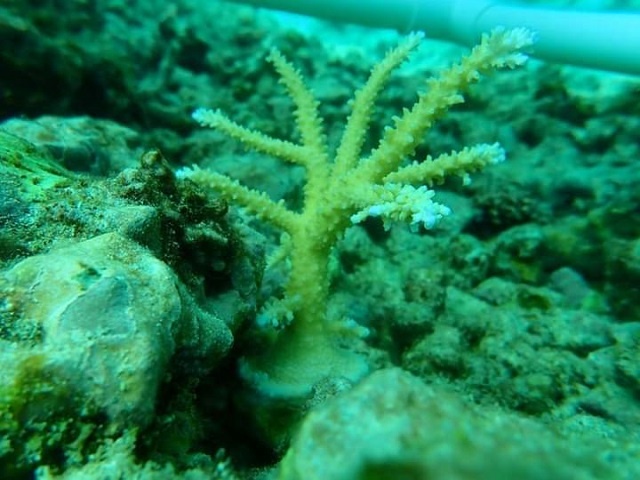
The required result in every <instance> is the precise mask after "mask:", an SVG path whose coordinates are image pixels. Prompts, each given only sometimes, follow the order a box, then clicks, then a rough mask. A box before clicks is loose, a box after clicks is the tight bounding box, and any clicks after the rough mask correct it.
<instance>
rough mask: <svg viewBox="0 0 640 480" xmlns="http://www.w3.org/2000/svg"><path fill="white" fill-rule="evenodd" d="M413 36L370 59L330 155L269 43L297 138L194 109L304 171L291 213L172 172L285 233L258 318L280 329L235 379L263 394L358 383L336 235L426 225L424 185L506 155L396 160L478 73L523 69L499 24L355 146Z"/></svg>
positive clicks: (516, 33)
mask: <svg viewBox="0 0 640 480" xmlns="http://www.w3.org/2000/svg"><path fill="white" fill-rule="evenodd" d="M420 38H421V35H419V34H413V35H410V36H409V37H408V38H407V39H406V40H405V41H404V42H402V43H401V44H400V45H399V46H397V47H396V48H395V49H393V50H391V51H390V52H388V54H387V55H386V56H385V58H384V59H383V60H382V61H381V62H380V63H379V64H378V65H377V66H375V67H374V68H373V69H372V71H371V74H370V77H369V79H368V80H367V82H366V83H365V85H364V86H363V87H362V88H361V89H360V90H358V91H357V92H356V94H355V96H354V99H353V102H352V105H351V108H352V112H351V115H350V116H349V118H348V120H347V123H346V126H345V129H344V133H343V136H342V140H341V142H340V144H339V146H338V148H337V150H336V152H335V154H334V155H331V153H330V152H329V148H328V146H327V144H326V141H325V135H324V132H323V129H322V120H321V118H320V115H319V113H318V102H317V101H316V99H315V98H314V96H313V94H312V92H311V91H309V89H308V88H307V87H306V86H305V84H304V80H303V78H302V76H301V75H300V73H299V71H297V70H296V69H295V68H294V67H293V66H292V65H291V64H290V63H289V62H288V61H287V60H286V59H285V58H284V57H283V56H282V54H281V53H280V52H278V51H277V50H273V51H272V52H271V54H270V55H269V57H268V60H269V61H270V62H271V63H272V64H273V66H274V67H275V69H276V71H277V72H278V74H279V75H280V77H281V83H282V84H283V85H284V86H285V88H286V89H287V91H288V93H289V95H290V96H291V98H292V99H293V101H294V103H295V107H296V111H295V118H296V124H297V128H298V130H299V132H300V136H301V143H300V144H294V143H292V142H288V141H283V140H278V139H275V138H271V137H269V136H266V135H264V134H262V133H259V132H256V131H253V130H250V129H247V128H245V127H243V126H241V125H239V124H237V123H235V122H233V121H232V120H231V119H229V118H228V117H227V116H226V115H225V114H224V113H222V112H220V111H217V110H215V111H214V110H208V109H198V110H196V111H195V112H194V114H193V117H194V119H195V120H197V121H198V122H199V123H200V124H201V125H203V126H207V127H211V128H214V129H216V130H218V131H220V132H222V133H224V134H226V135H228V136H229V137H232V138H234V139H236V140H238V141H240V142H241V143H243V144H244V145H245V146H247V147H249V148H252V149H254V150H257V151H259V152H262V153H266V154H269V155H272V156H275V157H277V158H280V159H282V160H284V161H286V162H289V163H292V164H297V165H302V166H303V167H305V169H306V174H307V178H306V184H305V186H304V203H303V207H302V209H301V210H300V211H293V210H290V209H288V208H287V206H286V205H285V204H284V202H283V201H282V200H281V201H279V202H275V201H273V200H272V199H270V198H269V197H268V196H267V195H266V194H265V193H263V192H258V191H255V190H251V189H249V188H246V187H244V186H242V185H240V184H239V183H238V182H237V181H236V180H233V179H231V178H229V177H227V176H224V175H221V174H218V173H216V172H212V171H207V170H202V169H199V168H198V167H193V168H185V169H182V170H181V171H180V172H178V175H179V177H181V178H186V179H190V180H192V181H194V182H196V183H198V184H200V185H202V186H204V187H205V188H208V189H211V190H213V191H215V192H216V193H217V194H219V195H220V196H221V197H223V198H225V199H227V200H228V201H230V202H231V203H235V204H238V205H239V206H241V207H244V208H245V209H246V210H247V211H249V212H251V213H253V214H255V215H256V216H257V217H258V218H260V219H261V220H263V221H265V222H268V223H270V224H272V225H273V226H275V227H277V228H279V229H281V230H283V231H284V232H285V234H286V235H285V236H284V237H285V238H286V241H284V242H282V246H281V249H282V250H281V252H280V253H281V255H280V257H281V258H286V259H287V260H288V261H289V263H290V270H289V276H288V280H287V284H286V286H285V295H284V297H283V298H282V299H279V300H277V301H273V302H271V303H270V304H269V305H268V306H267V307H266V309H265V311H264V312H263V314H262V315H261V317H260V319H261V320H263V322H262V323H263V324H264V325H272V326H282V325H286V328H283V329H282V331H280V332H279V334H278V335H277V338H275V339H274V341H273V343H272V345H271V346H270V348H268V349H266V351H265V352H261V354H260V355H257V356H254V357H253V358H250V359H247V361H246V362H245V364H244V369H243V372H244V375H245V377H246V378H247V379H249V380H250V381H252V382H253V383H254V384H255V386H256V387H257V388H258V390H260V391H262V392H263V393H266V394H268V395H269V396H271V397H273V396H276V397H277V396H299V395H305V394H308V393H309V392H310V391H311V389H312V387H313V386H314V385H316V384H318V382H321V381H323V379H324V380H326V378H338V377H342V378H347V379H349V380H357V379H358V378H361V377H362V376H363V375H364V374H365V373H366V371H367V364H366V361H364V360H363V358H361V357H360V356H358V355H356V354H355V353H353V352H349V351H347V350H346V349H344V348H343V347H342V346H340V342H341V341H342V340H343V339H344V337H345V334H346V333H347V332H349V331H350V332H351V333H354V332H356V331H357V330H356V329H353V328H351V329H350V328H349V324H348V322H345V321H344V319H339V318H331V317H330V316H329V315H328V313H327V303H328V296H329V275H328V268H329V259H330V255H331V251H332V249H333V247H334V246H335V245H336V243H337V242H338V240H339V239H340V238H341V236H342V234H343V233H344V231H345V230H346V229H347V228H348V227H349V226H350V225H352V224H354V223H359V222H361V221H363V220H364V219H365V218H367V217H380V218H381V219H382V220H383V222H384V224H385V228H388V227H389V225H390V223H391V222H394V221H404V222H408V223H409V224H410V225H411V226H412V227H416V226H419V225H423V226H424V227H425V228H431V227H432V226H433V225H434V224H435V223H436V222H437V221H438V220H439V219H441V218H442V217H444V216H446V215H448V214H449V209H448V208H447V207H446V206H444V205H442V204H439V203H437V202H435V201H434V200H433V196H434V191H433V190H431V189H430V187H431V186H432V185H433V184H434V183H439V182H441V181H443V179H444V178H446V177H448V176H451V175H457V176H460V177H462V178H463V181H465V182H466V181H467V180H468V174H469V173H471V172H474V171H477V170H480V169H482V168H484V167H485V166H486V165H489V164H493V163H496V162H500V161H502V160H503V159H504V151H503V150H502V148H501V147H500V146H499V145H498V144H491V145H489V144H481V145H476V146H473V147H466V148H464V149H462V150H461V151H458V152H453V153H449V154H445V155H441V156H438V157H436V158H432V157H427V158H426V159H423V160H422V161H413V162H412V163H409V164H405V162H406V159H408V158H411V157H412V155H413V154H414V153H415V151H416V148H417V147H418V145H419V144H420V143H421V141H422V138H423V136H424V134H425V132H426V131H427V130H428V129H429V128H430V127H431V126H432V125H433V123H434V122H435V121H436V120H437V119H438V118H439V117H441V116H442V115H443V114H444V113H445V112H446V111H447V110H448V109H449V108H450V107H452V106H453V105H456V104H459V103H461V102H463V97H462V94H461V93H462V92H464V91H465V90H467V89H468V87H469V86H470V85H471V84H473V83H474V82H476V81H478V80H479V78H480V77H481V75H482V74H486V73H489V72H491V71H494V70H497V69H502V68H513V67H517V66H520V65H522V64H523V63H524V62H525V61H526V59H527V56H526V55H525V54H524V53H522V52H521V51H522V49H523V48H526V47H528V46H530V45H531V44H532V43H533V35H532V34H531V33H530V32H529V31H527V30H525V29H514V30H504V29H496V30H494V31H493V32H491V33H489V34H485V35H484V36H483V37H482V40H481V42H480V44H479V45H477V46H476V47H475V48H473V49H472V50H471V52H470V54H469V55H468V56H466V57H464V58H463V59H462V60H461V61H460V63H458V64H456V65H454V66H452V67H450V68H449V69H447V70H445V71H444V72H442V73H441V74H440V75H439V76H438V77H435V78H432V79H429V80H428V81H427V89H426V91H425V92H423V93H420V94H419V95H418V99H417V101H416V103H415V104H414V105H413V107H412V108H411V109H405V110H404V111H403V112H402V114H401V115H400V116H397V117H394V119H393V125H392V126H388V127H387V128H386V129H385V131H384V133H383V136H382V138H381V140H380V143H379V144H378V146H377V147H376V148H375V149H373V150H372V151H371V152H370V153H369V154H363V153H362V151H361V150H362V146H363V144H364V142H365V138H366V135H367V131H368V127H369V123H370V119H371V113H372V109H373V106H374V102H375V99H376V98H377V96H378V94H379V93H380V91H381V90H382V88H383V87H384V85H385V84H386V82H387V81H388V79H389V76H390V74H391V73H392V71H393V70H394V69H395V68H396V67H398V66H399V65H400V64H401V63H402V62H403V61H404V60H406V59H407V57H408V55H409V53H410V52H411V51H412V50H413V49H415V48H416V47H417V46H418V44H419V41H420Z"/></svg>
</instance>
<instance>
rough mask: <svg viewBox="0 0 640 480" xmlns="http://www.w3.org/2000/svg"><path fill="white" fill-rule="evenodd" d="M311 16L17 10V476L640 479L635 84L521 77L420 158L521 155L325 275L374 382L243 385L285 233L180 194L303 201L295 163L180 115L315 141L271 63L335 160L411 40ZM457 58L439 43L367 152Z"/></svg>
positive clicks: (7, 148)
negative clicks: (294, 390) (274, 393)
mask: <svg viewBox="0 0 640 480" xmlns="http://www.w3.org/2000/svg"><path fill="white" fill-rule="evenodd" d="M565 3H570V2H565ZM573 3H576V2H573ZM585 3H589V5H588V6H594V5H596V6H602V5H605V6H611V7H621V6H626V7H627V8H636V9H638V8H640V5H638V4H637V3H636V4H635V5H632V4H631V3H630V2H628V3H626V4H624V5H622V4H620V2H609V3H608V4H607V3H606V2H585ZM203 4H204V5H203ZM636 11H637V10H636ZM299 22H300V20H294V23H293V24H291V23H286V22H285V21H283V20H281V19H278V18H276V17H274V16H273V15H272V14H270V13H269V12H265V11H256V10H254V9H252V8H249V7H241V6H237V5H235V4H228V3H224V2H217V1H211V0H210V1H207V2H200V1H198V0H176V1H172V2H166V1H163V0H144V1H143V0H141V1H138V2H127V1H123V0H49V1H46V0H8V1H4V2H2V4H0V46H1V47H0V122H1V123H0V478H2V479H3V480H4V479H30V478H36V477H37V478H65V479H129V478H139V479H147V478H150V479H165V478H168V479H169V478H185V479H201V478H203V479H204V478H207V479H245V478H246V479H269V478H279V479H305V480H308V479H323V480H334V479H335V480H338V479H345V480H347V479H362V480H365V479H366V480H369V479H445V480H449V479H452V480H458V479H460V480H462V479H511V478H518V479H520V480H525V479H603V478H606V479H636V478H640V300H638V295H639V294H640V190H639V189H638V187H637V186H638V184H639V183H640V169H639V168H638V165H639V164H640V79H639V78H637V77H631V76H623V75H619V74H613V73H606V72H598V71H593V70H587V69H581V68H576V67H570V66H565V65H556V64H548V63H544V62H540V61H536V60H531V61H530V62H528V64H527V65H526V66H525V67H523V68H520V69H517V70H513V71H505V72H499V73H497V74H495V75H492V76H490V77H488V78H485V79H483V80H482V81H481V82H480V83H479V84H478V85H476V86H474V87H473V88H472V89H471V90H470V92H469V93H468V94H467V95H466V101H465V103H464V104H462V105H458V106H456V107H454V108H452V109H451V110H450V111H449V112H448V113H447V114H446V115H445V116H444V117H443V118H442V119H441V120H440V121H439V122H438V123H437V124H436V125H435V126H434V127H433V128H432V129H431V130H430V131H429V132H428V134H427V135H426V138H425V139H424V142H423V143H422V146H421V147H420V149H419V150H418V152H417V155H416V158H418V159H423V158H426V156H427V155H434V156H435V155H438V154H440V153H443V152H448V151H450V150H460V149H461V148H463V147H464V146H467V145H473V144H476V143H482V142H485V143H493V142H500V143H501V145H502V146H503V147H504V148H505V150H506V152H507V161H506V162H504V163H502V164H499V165H495V166H491V167H488V168H487V169H486V170H484V171H482V172H477V173H474V174H473V175H472V182H471V183H470V184H469V185H463V184H462V182H461V181H460V179H459V178H451V179H448V180H447V181H446V182H445V183H443V184H442V185H438V186H436V187H435V188H436V190H437V199H438V200H439V201H441V202H443V203H445V204H447V205H448V206H449V207H450V208H451V210H452V214H451V215H449V216H447V217H446V218H444V219H443V220H442V221H441V222H440V223H439V224H438V225H437V226H436V228H434V229H432V230H428V231H427V230H419V231H415V232H414V231H411V230H410V229H409V228H407V227H406V226H404V225H394V226H393V227H392V228H391V229H390V230H385V229H384V228H383V226H382V223H380V222H377V221H375V219H373V220H368V221H367V222H364V223H363V224H360V225H357V226H353V227H351V228H350V229H349V230H348V231H347V233H346V235H345V238H344V239H342V240H341V241H340V243H339V244H338V245H337V247H336V248H335V251H334V252H333V258H332V263H331V275H332V280H331V289H332V290H331V292H332V297H331V302H330V305H329V309H330V311H331V312H337V313H335V314H336V315H342V316H344V317H348V318H349V319H350V320H351V321H353V322H357V324H359V325H360V326H364V327H366V328H367V329H368V331H369V335H368V337H367V338H366V339H364V341H363V342H362V345H360V346H359V347H358V348H363V349H366V350H367V352H368V356H369V359H370V364H371V365H372V367H373V368H372V373H371V374H370V375H369V376H367V377H366V378H364V379H362V380H361V381H360V382H359V383H356V384H352V383H351V382H347V381H344V382H342V381H340V379H335V378H334V379H331V380H330V381H329V380H328V381H327V382H326V383H324V384H319V385H316V386H315V388H314V389H313V390H312V391H310V392H309V397H308V398H307V399H306V401H305V402H304V403H299V404H295V405H293V404H291V405H278V406H277V408H273V405H271V406H270V408H266V407H265V405H264V404H262V402H263V401H264V402H265V403H268V402H266V401H265V400H264V399H262V398H254V397H252V392H251V388H250V387H249V386H247V385H246V382H244V381H243V379H242V378H241V376H240V375H239V374H238V371H239V370H238V365H239V363H241V362H242V359H243V358H244V357H245V356H247V355H250V354H251V353H252V352H255V349H256V348H259V346H260V345H259V342H257V341H256V340H255V339H254V338H252V331H253V330H252V325H254V324H255V320H256V318H260V313H259V312H260V311H261V308H262V307H263V306H264V305H266V304H269V302H270V301H271V299H272V298H275V297H278V296H279V295H281V293H282V286H283V284H284V282H285V279H286V268H277V267H274V268H267V269H266V271H265V266H268V265H270V263H269V261H268V260H269V259H270V258H272V257H271V254H272V253H273V251H274V248H275V245H276V244H277V242H278V240H279V234H278V232H277V231H275V230H274V229H272V228H270V227H268V226H266V225H264V224H262V223H261V222H259V221H257V220H256V219H254V218H252V217H251V215H248V214H247V213H246V212H244V211H242V209H238V208H237V206H236V205H233V203H231V204H228V203H227V202H224V201H222V200H221V199H219V198H218V197H217V196H216V195H215V192H207V191H203V190H202V189H200V188H199V187H197V186H196V185H195V184H192V183H190V182H186V181H182V180H180V179H179V178H177V177H176V176H175V174H174V172H175V171H176V170H177V169H180V168H181V167H183V166H189V165H193V164H197V165H200V166H201V168H209V169H215V170H216V171H218V172H221V173H224V174H226V175H229V176H231V177H233V178H236V179H238V180H240V181H241V182H242V183H243V184H245V185H248V186H250V187H252V188H255V189H258V190H261V191H264V192H266V193H267V194H268V195H270V196H271V197H272V198H274V199H283V200H284V201H285V202H286V204H287V205H288V206H289V207H290V208H292V209H296V208H299V207H300V205H301V198H302V187H303V185H304V181H305V175H304V171H303V169H302V167H299V166H296V167H292V166H291V165H287V164H283V163H281V162H279V161H277V160H274V159H272V158H270V157H268V156H264V155H260V154H256V153H254V152H251V151H247V150H246V149H244V148H243V147H242V146H241V145H240V144H239V143H238V142H236V141H234V140H232V139H228V138H226V137H225V136H224V135H222V134H220V133H219V132H216V131H214V130H207V129H202V128H200V127H199V126H198V125H197V124H196V123H195V122H194V121H193V120H192V118H191V112H192V111H193V110H194V109H195V108H197V107H211V108H220V109H221V110H223V111H224V112H226V113H227V114H228V115H229V116H230V117H231V118H233V119H234V120H235V121H237V122H238V123H240V124H243V125H245V126H248V127H250V128H252V129H256V130H260V131H262V132H264V133H265V134H268V135H271V136H274V137H277V138H282V139H291V140H294V141H297V139H298V138H297V135H298V134H297V132H296V131H295V128H294V125H295V122H294V116H293V113H292V112H293V108H292V103H291V100H290V99H289V98H288V97H287V95H286V94H285V91H284V89H283V87H282V86H281V85H279V84H278V78H277V76H276V74H275V73H274V72H273V68H272V66H271V65H269V64H268V63H267V62H265V57H266V56H267V54H268V52H269V50H270V49H271V48H272V47H274V46H275V47H277V48H278V49H279V50H280V51H281V52H282V53H283V54H284V55H285V56H286V57H287V58H289V59H290V60H291V62H292V63H293V64H295V65H296V67H298V68H299V69H300V71H301V73H302V74H303V75H304V76H305V78H306V79H308V80H307V81H308V86H309V87H311V88H312V89H313V91H314V93H315V94H316V96H317V98H318V100H319V101H320V112H321V114H322V116H323V117H324V126H325V128H326V133H327V139H328V142H329V144H330V145H332V146H335V145H336V144H337V141H338V140H339V137H340V133H341V131H342V126H343V125H344V121H345V118H346V117H347V116H348V113H349V99H350V98H352V95H353V92H354V91H356V90H357V89H358V88H359V87H360V86H361V85H362V84H363V82H364V81H365V79H366V77H367V75H368V72H369V71H370V69H371V67H372V66H373V65H374V64H375V63H376V62H377V61H379V60H380V59H381V58H382V56H383V55H384V53H385V51H387V50H388V49H389V48H391V47H392V46H394V45H395V44H396V43H397V41H398V38H399V36H398V35H397V34H395V33H393V32H376V31H373V30H366V29H361V28H357V27H345V26H342V25H333V24H322V23H305V24H304V25H301V24H300V23H299ZM465 53H466V50H465V49H463V48H459V47H455V46H451V45H447V44H443V43H438V42H431V41H424V42H423V43H422V45H421V47H420V49H419V51H417V52H416V53H414V54H413V55H412V57H411V61H410V62H409V63H407V64H406V65H404V66H403V67H401V68H400V69H399V70H398V71H397V72H395V74H394V75H393V76H392V78H391V81H390V83H389V85H388V87H387V88H386V90H385V91H384V93H383V94H382V95H381V96H380V98H379V100H378V102H377V107H376V110H375V112H374V114H373V121H372V125H371V129H370V132H369V134H368V135H367V138H366V142H365V143H366V144H365V146H364V147H365V151H368V150H370V149H371V148H372V147H374V146H375V145H376V144H377V142H378V140H379V139H380V136H381V134H382V132H383V129H384V127H385V125H389V124H390V122H391V119H392V117H393V116H394V115H398V114H400V112H401V111H402V109H403V108H404V107H410V106H411V105H412V104H413V103H414V101H415V98H416V93H417V92H418V91H421V90H423V89H424V88H425V86H426V83H425V80H426V79H428V78H430V77H432V76H433V75H435V74H436V73H437V72H438V71H440V70H441V69H443V68H445V67H446V66H447V65H448V64H449V63H451V62H452V61H454V60H456V59H458V58H459V57H460V56H461V55H464V54H465ZM294 321H295V320H294ZM257 344H258V345H257ZM283 458H284V460H283Z"/></svg>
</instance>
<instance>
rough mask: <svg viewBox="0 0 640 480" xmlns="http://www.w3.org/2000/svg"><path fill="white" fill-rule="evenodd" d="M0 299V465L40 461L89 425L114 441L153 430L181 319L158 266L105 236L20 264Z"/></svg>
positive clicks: (175, 295)
mask: <svg viewBox="0 0 640 480" xmlns="http://www.w3.org/2000/svg"><path fill="white" fill-rule="evenodd" d="M0 291H1V292H2V293H1V298H2V302H0V337H1V339H2V340H1V341H0V342H1V344H2V345H1V346H2V348H0V355H1V357H2V364H3V366H4V368H3V369H2V373H0V379H1V381H0V385H1V386H0V392H1V395H0V404H1V408H0V410H1V411H2V412H3V414H2V422H1V423H0V429H1V430H2V434H3V437H5V439H8V441H9V442H10V444H11V450H12V451H11V453H9V454H8V457H7V456H5V458H4V460H0V465H2V464H3V463H5V462H6V463H7V464H11V463H13V464H24V463H28V462H30V461H33V460H34V458H38V457H45V458H46V456H47V454H48V452H49V451H50V450H51V449H55V448H63V446H64V445H62V440H63V438H64V437H67V435H69V436H74V435H79V434H80V433H81V431H82V430H83V424H84V426H86V427H87V428H89V429H96V428H98V426H97V423H96V422H95V419H96V417H101V418H103V420H102V422H101V423H102V425H101V427H100V428H103V429H104V430H105V432H112V433H114V432H116V431H118V430H121V429H122V428H126V427H132V426H144V425H145V424H148V423H149V422H150V421H151V418H152V414H153V410H154V403H155V399H156V392H157V390H158V388H159V386H160V384H161V382H162V380H163V377H164V375H165V370H166V367H167V364H168V362H169V359H170V358H171V355H172V353H173V351H174V349H175V343H174V340H173V337H172V329H174V328H175V325H176V323H177V322H178V321H179V319H180V317H181V315H182V314H183V312H182V307H181V300H180V295H179V292H178V288H177V285H176V278H175V276H174V274H173V273H172V272H171V270H170V269H169V268H168V267H167V266H166V265H165V264H164V263H162V262H161V261H159V260H157V259H155V258H154V257H153V256H151V255H150V254H149V253H148V252H147V251H146V250H145V249H143V248H142V247H140V246H138V245H136V244H135V243H133V242H132V241H130V240H127V239H126V238H124V237H121V236H119V235H117V234H105V235H102V236H99V237H96V238H94V239H91V240H88V241H85V242H81V243H78V244H76V245H73V246H71V247H67V248H62V249H59V250H55V251H53V252H51V253H49V254H46V255H37V256H34V257H30V258H28V259H26V260H24V261H22V262H19V263H18V264H16V265H15V266H14V267H13V268H12V269H10V270H8V271H6V272H4V274H3V275H2V276H1V277H0ZM89 426H90V427H89ZM53 431H58V435H59V438H58V439H57V440H58V441H56V437H55V436H53V435H51V432H53ZM63 432H64V433H63ZM38 434H40V435H42V436H43V437H42V443H41V442H40V441H37V440H35V439H36V438H37V437H38ZM45 435H49V438H47V439H46V442H45V440H44V436H45ZM68 440H69V438H64V441H68ZM81 443H82V442H81ZM0 458H1V457H0Z"/></svg>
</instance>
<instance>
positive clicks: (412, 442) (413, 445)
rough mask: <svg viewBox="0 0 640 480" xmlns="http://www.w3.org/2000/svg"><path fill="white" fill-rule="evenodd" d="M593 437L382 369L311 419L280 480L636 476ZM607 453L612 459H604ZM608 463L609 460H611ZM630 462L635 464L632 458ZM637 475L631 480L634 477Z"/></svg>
mask: <svg viewBox="0 0 640 480" xmlns="http://www.w3.org/2000/svg"><path fill="white" fill-rule="evenodd" d="M596 435H597V434H593V435H592V436H589V435H583V438H582V441H581V442H577V441H576V442H572V443H568V442H567V441H566V439H565V438H564V437H563V436H562V435H561V434H559V433H557V432H555V431H554V430H552V429H551V428H548V427H546V426H543V425H542V424H540V423H537V422H535V421H533V420H531V419H527V418H524V417H520V416H517V415H514V414H510V413H505V412H502V411H499V410H497V409H493V408H491V407H478V406H473V405H470V404H468V403H466V402H464V401H462V399H460V398H459V397H457V396H456V395H454V394H452V392H451V391H448V390H446V389H443V388H439V387H435V386H427V385H425V384H424V383H422V382H421V381H420V380H419V379H417V378H416V377H413V376H412V375H410V374H408V373H406V372H403V371H401V370H400V369H388V370H381V371H378V372H376V373H374V374H372V375H371V376H370V377H369V378H367V379H366V380H364V381H363V382H362V383H361V384H359V385H358V386H356V387H355V388H353V389H352V390H350V391H348V392H346V393H344V394H342V395H339V396H337V397H336V398H334V399H333V400H331V401H329V402H327V403H326V404H324V405H322V406H321V407H320V408H318V409H317V410H315V411H313V412H312V413H311V414H310V415H309V416H308V417H307V418H306V419H305V420H304V421H303V423H302V426H301V428H300V430H299V431H298V434H297V437H296V438H295V439H294V441H293V443H292V445H291V448H290V450H289V452H288V453H287V455H286V456H285V458H284V460H283V462H282V464H281V466H280V472H279V473H280V475H279V476H278V479H280V480H297V479H305V480H315V479H322V480H364V479H371V478H444V479H447V480H462V479H469V478H520V479H534V478H554V479H567V480H568V479H573V478H585V479H588V478H593V479H595V478H633V477H634V476H636V475H638V473H639V472H638V465H634V464H633V463H632V462H633V460H630V459H628V460H626V463H627V464H626V465H617V467H619V469H618V472H624V473H627V474H628V475H627V476H626V477H625V475H624V474H617V473H616V472H615V471H614V468H615V467H616V465H615V463H616V460H612V457H611V454H612V453H615V450H614V448H615V447H612V446H608V448H607V447H606V446H605V445H606V444H605V442H604V441H603V440H602V439H601V438H599V437H597V436H596ZM607 450H609V452H607ZM607 457H609V458H607ZM629 458H631V457H629ZM632 472H635V473H632Z"/></svg>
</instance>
